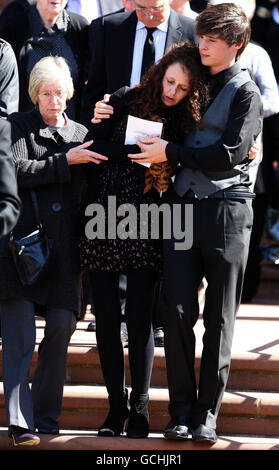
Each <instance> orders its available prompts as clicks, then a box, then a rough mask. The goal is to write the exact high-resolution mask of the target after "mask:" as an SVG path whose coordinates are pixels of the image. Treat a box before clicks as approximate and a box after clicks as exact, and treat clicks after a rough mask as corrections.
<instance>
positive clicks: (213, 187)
mask: <svg viewBox="0 0 279 470" xmlns="http://www.w3.org/2000/svg"><path fill="white" fill-rule="evenodd" d="M196 30H197V34H198V36H199V38H200V39H199V49H200V55H201V61H202V63H203V64H204V65H206V66H208V67H209V71H210V82H209V90H210V102H209V105H208V108H207V110H206V112H205V114H204V116H203V119H202V123H201V126H199V127H197V128H196V129H195V130H194V131H193V132H192V133H191V134H188V135H187V136H186V137H185V142H184V145H183V146H179V145H175V144H171V143H168V142H166V141H164V140H162V139H159V138H154V139H146V140H145V141H144V143H139V145H140V147H141V149H142V153H141V154H138V155H131V158H132V160H133V161H137V162H139V161H141V162H149V163H159V162H162V161H166V160H168V161H169V162H170V163H171V165H172V166H173V167H174V168H175V169H176V177H175V181H174V184H173V187H172V188H170V189H169V190H168V192H167V195H166V202H168V203H169V204H170V206H171V208H172V209H173V207H174V205H175V204H180V205H181V206H180V207H181V208H182V210H181V214H182V216H181V218H182V220H180V221H179V223H180V222H182V226H184V227H185V228H186V229H187V228H188V230H189V231H191V232H192V236H193V244H192V246H191V248H190V249H186V250H185V249H183V250H181V249H177V246H178V245H177V243H176V242H178V241H179V240H177V239H175V237H174V236H172V238H171V239H170V240H164V256H165V270H164V275H165V284H166V294H167V301H168V311H167V314H166V317H165V319H164V326H165V349H166V361H167V375H168V385H169V393H170V404H169V412H170V415H171V421H170V422H169V424H168V425H167V427H166V429H165V431H164V435H165V437H166V438H167V439H186V438H188V434H189V433H192V437H193V439H194V440H196V441H210V442H215V441H216V440H217V435H216V431H215V429H216V420H217V416H218V412H219V408H220V405H221V400H222V397H223V394H224V391H225V387H226V384H227V379H228V375H229V367H230V356H231V347H232V338H233V329H234V322H235V316H236V312H237V310H238V307H239V304H240V299H241V291H242V284H243V276H244V271H245V266H246V261H247V256H248V248H249V239H250V233H251V227H252V222H253V213H252V199H253V193H252V191H251V190H250V186H251V185H252V183H253V181H252V177H251V174H252V172H251V171H250V170H251V165H253V163H251V161H249V158H248V153H249V149H250V148H251V146H252V145H253V143H254V141H255V139H256V138H257V136H258V135H259V133H260V132H261V128H262V104H261V98H260V94H259V91H258V89H257V87H256V85H255V84H254V82H252V81H251V79H250V76H249V74H248V72H247V71H243V70H241V68H240V66H239V63H238V61H237V58H238V57H239V55H240V54H241V52H242V51H243V50H244V48H245V47H246V45H247V43H248V41H249V38H250V24H249V20H248V19H247V17H246V15H245V13H244V11H243V10H242V8H241V7H239V6H237V5H235V4H233V3H223V4H219V5H209V6H208V7H207V8H206V9H205V10H204V11H203V12H202V13H201V14H200V15H199V16H198V18H197V28H196ZM253 174H255V172H253ZM187 205H191V207H192V208H193V220H192V221H191V220H188V219H187V213H186V212H185V211H184V208H185V207H187ZM184 212H185V214H184ZM203 277H205V278H206V280H207V283H208V286H207V290H206V296H205V305H204V310H203V321H204V326H205V333H204V336H203V351H202V358H201V367H200V380H199V386H198V392H197V384H196V379H195V371H194V361H195V335H194V331H193V327H194V325H195V323H196V321H197V319H198V316H199V304H198V294H197V293H198V288H199V285H200V283H201V281H202V279H203Z"/></svg>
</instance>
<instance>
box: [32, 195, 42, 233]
mask: <svg viewBox="0 0 279 470" xmlns="http://www.w3.org/2000/svg"><path fill="white" fill-rule="evenodd" d="M31 198H32V203H33V207H34V212H35V217H36V222H37V227H38V228H39V229H41V228H42V221H41V217H40V212H39V205H38V199H37V194H36V193H35V191H34V190H32V191H31Z"/></svg>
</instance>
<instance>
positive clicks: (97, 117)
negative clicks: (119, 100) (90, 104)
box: [91, 94, 113, 124]
mask: <svg viewBox="0 0 279 470" xmlns="http://www.w3.org/2000/svg"><path fill="white" fill-rule="evenodd" d="M109 99H110V95H108V94H105V95H104V98H103V99H102V101H97V103H96V104H95V108H94V117H93V119H91V122H92V124H98V123H99V122H101V120H102V119H109V118H110V116H111V114H113V107H112V106H110V105H109V104H107V103H108V102H109Z"/></svg>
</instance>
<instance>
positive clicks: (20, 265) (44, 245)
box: [9, 191, 50, 286]
mask: <svg viewBox="0 0 279 470" xmlns="http://www.w3.org/2000/svg"><path fill="white" fill-rule="evenodd" d="M31 197H32V203H33V206H34V211H35V217H36V222H37V229H36V230H35V231H34V232H32V233H30V234H29V235H26V236H25V237H22V238H18V239H14V238H13V234H12V233H11V236H10V241H9V248H10V250H11V252H12V256H13V260H14V263H15V266H16V269H17V272H18V275H19V278H20V281H21V283H22V284H23V285H24V286H31V285H33V284H34V283H35V282H36V281H38V279H39V278H40V277H41V276H42V274H43V273H45V271H46V270H47V268H48V266H49V262H50V242H49V240H48V237H47V235H46V233H45V232H44V230H43V227H42V223H41V220H40V214H39V208H38V201H37V196H36V193H35V191H31Z"/></svg>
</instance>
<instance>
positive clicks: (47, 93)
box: [39, 91, 67, 100]
mask: <svg viewBox="0 0 279 470" xmlns="http://www.w3.org/2000/svg"><path fill="white" fill-rule="evenodd" d="M39 94H40V96H41V97H42V98H43V99H45V100H49V99H50V98H51V97H52V96H54V97H55V98H58V99H59V100H63V98H65V96H66V95H67V92H66V91H43V92H42V93H39Z"/></svg>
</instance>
